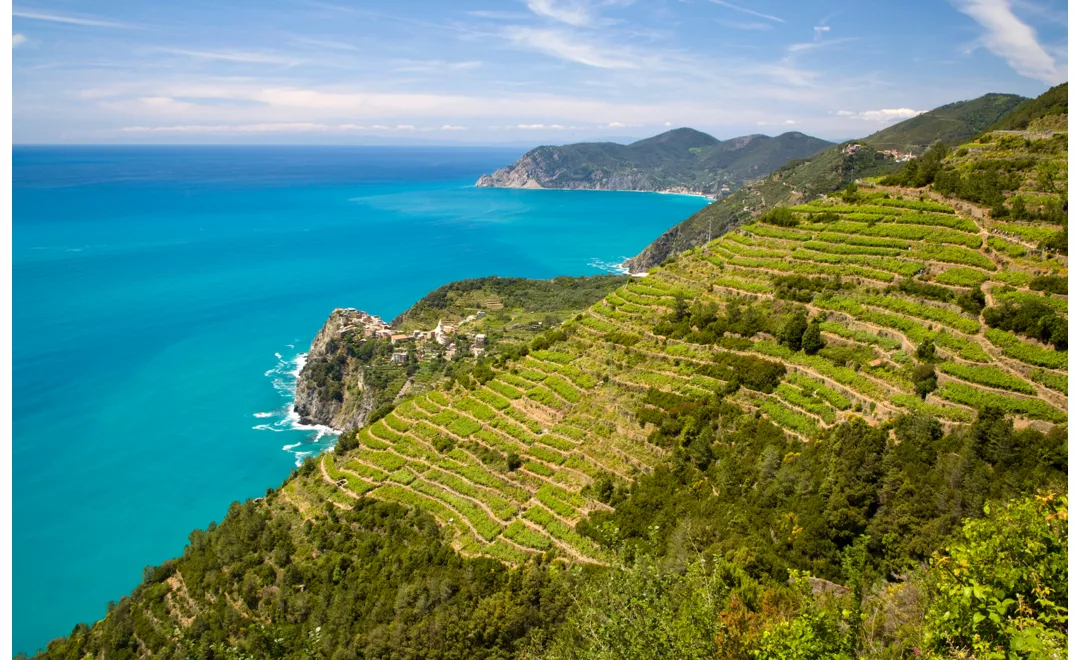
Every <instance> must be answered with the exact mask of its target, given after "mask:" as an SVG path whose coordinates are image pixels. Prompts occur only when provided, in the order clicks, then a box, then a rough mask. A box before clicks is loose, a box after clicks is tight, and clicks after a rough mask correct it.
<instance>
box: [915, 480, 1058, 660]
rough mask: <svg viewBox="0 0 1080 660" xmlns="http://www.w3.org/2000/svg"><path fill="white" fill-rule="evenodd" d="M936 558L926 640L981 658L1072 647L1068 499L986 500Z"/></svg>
mask: <svg viewBox="0 0 1080 660" xmlns="http://www.w3.org/2000/svg"><path fill="white" fill-rule="evenodd" d="M986 515H987V517H986V518H985V519H982V520H971V521H969V522H967V523H966V524H965V525H964V527H963V529H962V531H961V533H960V538H959V539H958V540H957V541H955V542H953V543H951V544H949V546H948V547H947V548H946V549H945V551H944V552H942V553H940V554H938V555H936V556H935V558H934V569H933V571H932V573H931V576H932V579H933V583H932V587H931V589H932V596H933V598H932V600H931V605H930V608H929V610H928V612H927V614H926V619H927V625H926V642H927V644H928V645H929V646H930V648H932V649H934V650H937V651H940V652H942V653H950V654H951V653H955V652H957V651H966V652H968V653H971V654H974V655H975V656H976V657H980V658H1002V659H1004V658H1053V657H1064V656H1065V655H1067V649H1068V640H1067V637H1066V633H1067V629H1068V620H1069V617H1068V610H1067V606H1068V592H1069V589H1068V554H1069V538H1068V523H1067V520H1068V500H1067V499H1066V498H1065V497H1059V496H1055V495H1053V494H1047V495H1038V496H1035V497H1029V498H1025V499H1022V500H1015V501H1011V502H1008V503H1005V504H995V505H991V504H988V505H987V506H986Z"/></svg>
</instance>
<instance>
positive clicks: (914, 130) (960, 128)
mask: <svg viewBox="0 0 1080 660" xmlns="http://www.w3.org/2000/svg"><path fill="white" fill-rule="evenodd" d="M1028 100H1029V99H1026V98H1024V97H1023V96H1017V95H1015V94H986V95H984V96H980V97H979V98H977V99H972V100H970V101H959V102H957V103H950V104H949V105H943V106H941V107H940V108H935V109H933V110H931V111H930V112H925V113H923V114H921V115H919V116H917V117H912V118H911V119H908V120H906V121H902V122H900V123H899V124H896V125H894V126H890V127H889V128H886V129H883V130H880V131H878V132H877V133H874V134H873V135H870V136H868V137H867V138H866V142H867V144H870V145H872V146H874V147H876V148H878V149H899V150H900V151H916V152H918V151H921V150H922V149H925V148H926V147H928V146H930V145H931V144H933V143H934V142H937V141H941V142H947V143H957V142H961V141H963V140H966V139H968V138H970V137H974V136H976V135H978V134H979V133H981V132H982V131H984V130H986V128H988V127H989V126H991V125H993V124H994V123H995V122H997V121H999V120H1001V119H1002V117H1004V116H1006V115H1007V114H1008V113H1010V112H1011V111H1013V110H1014V109H1016V107H1017V106H1019V105H1020V104H1022V103H1024V102H1025V101H1028Z"/></svg>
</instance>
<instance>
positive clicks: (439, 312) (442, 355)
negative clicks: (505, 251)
mask: <svg viewBox="0 0 1080 660" xmlns="http://www.w3.org/2000/svg"><path fill="white" fill-rule="evenodd" d="M625 279H626V278H623V277H611V276H606V275H597V276H593V277H557V278H555V279H552V280H527V279H521V278H506V277H486V278H481V279H471V280H461V281H458V282H451V283H450V284H446V285H444V286H441V287H439V288H438V289H436V290H434V291H432V292H431V293H429V294H428V295H426V296H424V298H422V299H421V300H419V301H418V302H417V303H416V304H414V305H413V306H412V307H410V308H409V309H408V310H406V311H405V312H404V313H402V314H401V315H400V316H398V317H397V318H396V319H394V320H393V321H392V322H390V323H385V322H382V321H381V320H379V319H377V318H373V317H370V316H368V315H367V314H366V313H364V312H361V311H359V310H355V309H338V310H334V312H333V313H332V314H331V315H330V319H329V320H328V321H327V322H326V324H325V325H324V327H323V328H322V330H321V331H320V332H319V334H318V336H317V337H316V338H315V341H313V342H312V344H311V349H310V350H309V351H308V355H307V361H306V363H305V364H304V367H303V369H302V370H301V371H300V374H299V378H298V380H297V385H296V396H295V409H296V412H297V414H298V415H299V416H300V421H301V422H303V423H305V424H321V425H324V426H329V427H331V428H335V429H340V430H346V429H352V428H355V427H358V426H363V425H364V424H366V423H368V421H369V420H374V419H378V418H379V417H381V416H382V415H384V414H385V413H386V412H387V411H389V410H390V409H391V408H392V407H393V405H394V403H395V402H397V401H400V400H401V399H403V398H405V397H407V396H415V395H417V394H421V393H423V392H424V391H426V390H427V389H429V388H431V387H433V386H434V385H436V384H437V383H438V382H439V381H440V380H441V379H444V378H449V379H453V378H454V377H456V376H457V375H459V374H467V373H468V371H469V370H471V369H472V368H473V367H474V366H475V364H476V362H477V360H478V358H480V357H482V356H483V355H485V354H494V355H498V354H499V353H500V352H501V351H503V350H507V349H508V347H514V346H517V345H518V344H520V343H521V342H526V341H528V340H530V339H532V338H533V337H534V336H536V335H537V334H539V333H541V332H543V331H544V330H546V329H550V328H553V327H555V326H558V325H559V324H561V323H562V322H563V321H565V320H566V319H568V318H569V317H571V316H573V315H574V314H576V313H578V312H580V311H581V310H583V309H585V308H586V307H588V306H590V305H592V304H593V303H595V302H596V301H598V300H600V299H602V298H603V297H604V296H605V295H607V294H608V293H609V292H610V291H612V290H614V289H615V288H616V287H618V286H620V285H621V284H622V283H623V282H624V281H625ZM444 327H445V328H446V329H447V331H446V332H445V333H443V334H442V335H441V336H440V337H438V338H437V337H435V336H434V334H435V333H434V332H433V331H434V330H435V329H436V328H444ZM421 334H423V336H422V337H421V336H420V335H421ZM478 335H479V336H480V337H482V340H481V341H479V342H478V341H477V340H476V337H477V336H478ZM405 338H408V340H407V341H405ZM455 358H456V359H455Z"/></svg>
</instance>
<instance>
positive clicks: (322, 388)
mask: <svg viewBox="0 0 1080 660" xmlns="http://www.w3.org/2000/svg"><path fill="white" fill-rule="evenodd" d="M384 325H385V324H381V322H378V321H377V320H376V317H372V316H370V315H368V314H366V313H364V312H361V311H358V310H355V309H335V310H334V311H333V312H332V313H331V314H330V318H329V319H327V321H326V323H325V324H324V325H323V327H322V329H321V330H319V333H318V334H317V335H316V336H315V339H314V341H312V342H311V348H310V349H309V350H308V354H307V362H306V363H305V364H304V367H303V369H301V370H300V374H299V376H298V377H297V381H296V395H295V401H294V404H293V409H294V410H295V411H296V414H297V415H299V416H300V421H301V422H302V423H304V424H322V425H324V426H329V427H331V428H334V429H338V430H343V431H344V430H348V429H351V428H355V427H359V426H363V425H364V424H365V423H367V419H368V416H369V415H370V414H371V412H372V411H373V410H374V409H375V407H376V405H377V402H378V400H379V399H380V398H381V397H380V396H378V395H379V394H380V392H378V391H377V388H375V387H371V386H369V385H367V384H366V383H365V377H364V376H365V367H366V366H367V365H366V364H365V361H364V360H362V359H359V357H358V355H359V354H358V353H357V352H356V351H355V350H354V348H355V347H356V346H357V345H358V344H359V345H362V344H363V343H366V342H369V341H373V342H374V341H378V340H379V339H378V336H379V333H380V332H383V333H384V334H385V331H384V330H383V327H384ZM384 341H385V340H384ZM399 389H400V387H399Z"/></svg>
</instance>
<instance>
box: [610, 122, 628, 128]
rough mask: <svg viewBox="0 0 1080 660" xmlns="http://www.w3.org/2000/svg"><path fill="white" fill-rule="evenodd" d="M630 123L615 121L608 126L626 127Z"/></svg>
mask: <svg viewBox="0 0 1080 660" xmlns="http://www.w3.org/2000/svg"><path fill="white" fill-rule="evenodd" d="M629 125H630V124H624V123H622V122H621V121H613V122H611V123H610V124H608V125H607V127H608V128H626V127H627V126H629Z"/></svg>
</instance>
